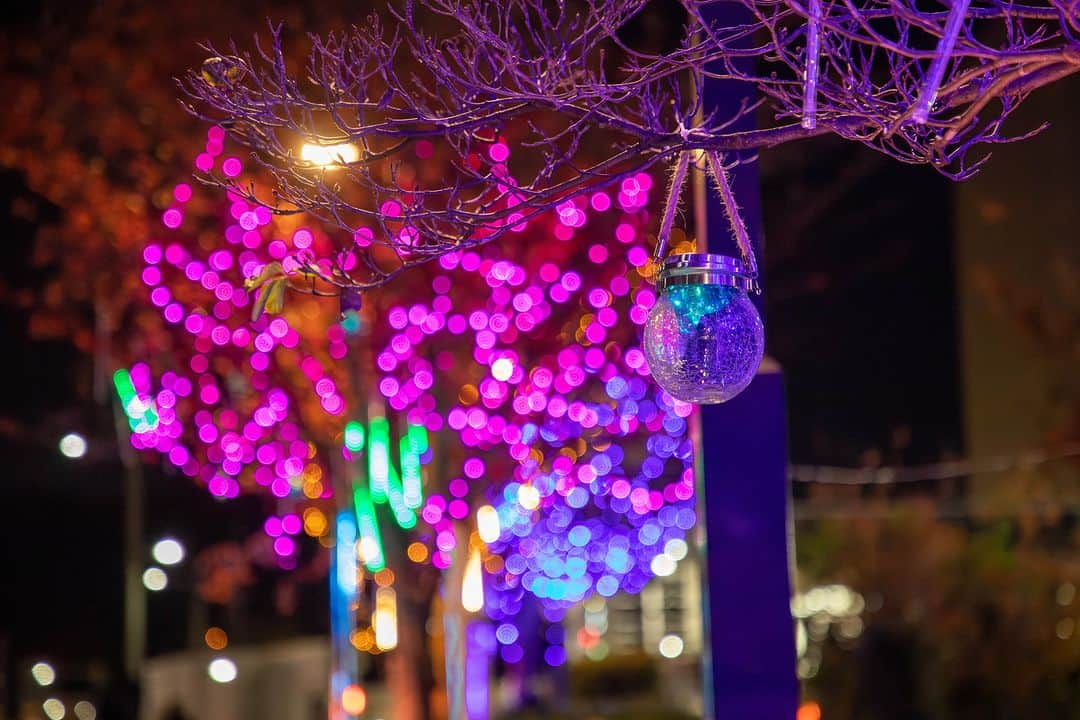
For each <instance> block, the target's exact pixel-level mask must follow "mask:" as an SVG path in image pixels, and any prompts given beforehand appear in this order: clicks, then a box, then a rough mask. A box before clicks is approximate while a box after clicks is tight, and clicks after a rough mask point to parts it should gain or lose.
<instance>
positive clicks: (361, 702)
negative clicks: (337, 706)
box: [341, 685, 367, 715]
mask: <svg viewBox="0 0 1080 720" xmlns="http://www.w3.org/2000/svg"><path fill="white" fill-rule="evenodd" d="M365 708H367V693H366V692H365V691H364V688H362V687H360V686H359V685H349V686H348V687H347V688H345V689H344V690H342V691H341V709H342V710H344V711H345V712H347V713H348V714H350V715H361V714H363V712H364V709H365Z"/></svg>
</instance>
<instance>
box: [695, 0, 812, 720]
mask: <svg viewBox="0 0 1080 720" xmlns="http://www.w3.org/2000/svg"><path fill="white" fill-rule="evenodd" d="M708 8H709V9H708V10H707V11H706V15H707V17H708V19H709V20H711V21H714V22H716V23H718V24H719V25H720V26H721V27H730V26H734V25H737V24H739V23H741V22H744V21H745V20H747V18H745V17H742V16H743V15H745V13H746V11H745V9H744V8H742V7H735V6H734V5H730V4H716V5H710V6H708ZM754 92H755V91H754V88H753V86H751V85H749V84H746V83H739V82H737V81H732V80H726V81H724V80H710V79H706V80H705V81H704V83H703V89H702V94H703V99H704V103H703V105H704V106H705V107H707V108H713V107H738V106H739V103H740V102H743V101H744V100H749V101H752V100H753V99H754V97H753V95H754ZM737 122H738V124H739V126H738V127H737V128H734V129H738V130H752V129H753V124H754V122H753V114H747V115H743V116H742V117H741V118H740V119H739V120H738V121H737ZM693 180H694V184H693V190H694V208H695V215H696V217H695V225H696V226H697V235H698V242H699V248H698V252H712V253H717V252H724V250H725V249H726V247H727V246H730V245H731V244H732V243H734V242H736V241H737V240H738V238H733V237H732V229H731V227H732V224H731V223H730V222H729V220H728V218H727V217H726V214H727V212H729V211H730V208H726V207H725V206H724V202H723V199H722V198H721V197H720V196H719V195H718V194H717V193H714V192H709V191H708V188H707V187H706V179H705V173H703V172H698V173H695V177H694V179H693ZM758 182H759V181H758V172H757V165H756V163H743V164H740V165H739V166H738V167H736V168H735V169H734V171H732V172H731V183H732V186H733V189H734V195H735V197H737V198H739V199H740V201H741V204H742V217H743V219H744V220H745V222H746V226H747V228H748V229H749V235H750V237H749V238H748V239H749V241H750V243H751V245H752V247H753V249H754V250H755V251H757V254H758V256H761V255H762V253H761V252H760V251H761V250H762V243H761V238H762V236H761V207H760V189H759V185H758ZM760 297H761V296H760V295H759V296H756V297H755V300H757V301H758V302H759V303H760ZM759 309H760V308H759ZM697 418H698V433H697V437H698V447H697V453H696V458H697V460H696V462H697V465H698V467H697V477H698V483H699V495H698V497H700V498H703V500H702V502H703V512H702V518H703V519H704V523H705V542H704V548H703V559H704V563H703V565H704V568H703V569H704V576H705V578H706V583H705V585H706V592H705V593H703V596H704V597H705V598H707V599H706V600H705V609H704V620H705V636H706V640H707V642H706V648H707V651H706V660H705V662H704V668H703V670H704V674H705V678H704V687H705V695H706V697H705V717H706V718H717V717H721V716H725V717H735V718H740V720H777V719H778V718H793V717H795V714H796V712H797V708H798V694H799V688H798V680H797V679H796V675H795V662H796V658H795V626H794V622H793V620H792V617H791V610H790V601H791V575H792V561H793V557H794V548H793V531H792V526H791V512H790V505H791V492H790V486H789V482H788V475H787V465H788V463H787V460H788V458H787V415H786V407H785V399H784V386H783V375H782V373H781V372H780V369H779V367H778V366H776V364H775V362H774V361H772V360H771V359H770V358H768V356H767V355H766V358H765V361H764V362H763V363H762V367H761V369H760V370H759V371H758V375H757V377H756V378H755V379H754V381H753V382H752V383H750V385H749V387H747V388H746V390H745V391H744V392H743V393H742V394H740V395H738V396H737V397H734V398H732V399H730V400H729V401H727V402H726V403H724V404H721V405H703V406H701V409H700V412H699V413H698V415H697Z"/></svg>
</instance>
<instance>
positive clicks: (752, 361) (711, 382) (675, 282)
mask: <svg viewBox="0 0 1080 720" xmlns="http://www.w3.org/2000/svg"><path fill="white" fill-rule="evenodd" d="M676 257H677V258H692V259H696V258H705V260H700V261H699V260H686V261H684V262H685V263H686V265H684V266H678V265H677V264H674V265H673V264H672V262H671V261H669V267H673V268H674V269H670V270H669V269H668V267H666V268H665V271H664V273H662V275H661V277H660V281H659V282H658V288H659V290H660V294H659V297H658V298H657V300H656V304H655V305H653V307H652V309H651V310H650V311H649V317H648V320H647V321H646V323H645V339H644V343H643V344H644V350H645V356H646V358H647V359H648V361H649V370H650V372H651V373H652V375H653V378H654V379H655V380H656V382H657V383H659V385H660V387H662V388H664V389H665V390H666V391H667V392H668V393H670V394H671V395H672V396H673V397H676V398H678V399H680V400H682V401H684V402H693V403H700V404H713V403H722V402H726V401H728V400H730V399H731V398H733V397H735V396H736V395H738V394H739V393H740V392H742V391H743V390H745V389H746V387H747V386H748V385H749V384H750V382H751V381H752V380H753V379H754V375H755V374H757V370H758V366H759V365H761V358H762V355H763V353H764V350H765V329H764V327H763V326H762V324H761V316H760V315H759V314H758V311H757V308H755V307H754V303H753V302H751V301H750V297H749V296H748V295H747V291H746V285H747V284H748V283H749V282H750V280H749V278H748V277H746V276H744V275H738V274H737V272H739V271H740V270H739V268H741V264H739V263H738V261H736V260H733V259H731V258H724V257H722V256H715V255H689V256H687V255H683V256H676ZM677 262H679V261H676V263H677ZM694 262H701V263H703V264H702V265H693V264H692V263H694ZM713 262H715V263H716V265H715V267H714V266H712V265H710V264H709V263H713ZM721 262H722V263H724V264H721ZM730 268H736V269H735V270H730ZM729 270H730V271H729Z"/></svg>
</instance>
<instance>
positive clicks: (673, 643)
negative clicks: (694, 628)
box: [659, 635, 685, 660]
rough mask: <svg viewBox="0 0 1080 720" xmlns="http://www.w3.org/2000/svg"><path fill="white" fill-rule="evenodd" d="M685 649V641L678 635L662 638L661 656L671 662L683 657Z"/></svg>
mask: <svg viewBox="0 0 1080 720" xmlns="http://www.w3.org/2000/svg"><path fill="white" fill-rule="evenodd" d="M684 647H685V644H684V643H683V639H682V638H681V637H679V636H678V635H665V636H664V637H662V638H660V647H659V650H660V654H661V655H663V656H664V657H666V658H668V659H669V660H671V659H674V658H677V657H679V656H680V655H682V651H683V648H684Z"/></svg>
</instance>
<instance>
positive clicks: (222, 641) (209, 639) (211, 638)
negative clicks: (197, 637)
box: [203, 627, 229, 650]
mask: <svg viewBox="0 0 1080 720" xmlns="http://www.w3.org/2000/svg"><path fill="white" fill-rule="evenodd" d="M203 640H205V641H206V646H207V647H208V648H210V649H211V650H224V649H225V648H226V647H228V646H229V636H228V635H227V634H226V633H225V631H224V630H222V629H221V628H219V627H212V628H210V629H208V630H207V631H206V634H205V635H203Z"/></svg>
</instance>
